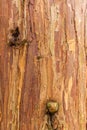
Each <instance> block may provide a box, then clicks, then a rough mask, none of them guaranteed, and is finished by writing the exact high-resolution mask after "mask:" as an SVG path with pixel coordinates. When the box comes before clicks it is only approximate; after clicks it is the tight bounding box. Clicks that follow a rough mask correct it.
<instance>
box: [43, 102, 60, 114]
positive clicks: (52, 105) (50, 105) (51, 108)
mask: <svg viewBox="0 0 87 130" xmlns="http://www.w3.org/2000/svg"><path fill="white" fill-rule="evenodd" d="M46 107H47V112H48V113H50V114H54V113H56V112H57V111H58V108H59V105H58V103H57V102H56V101H48V102H47V104H46Z"/></svg>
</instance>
